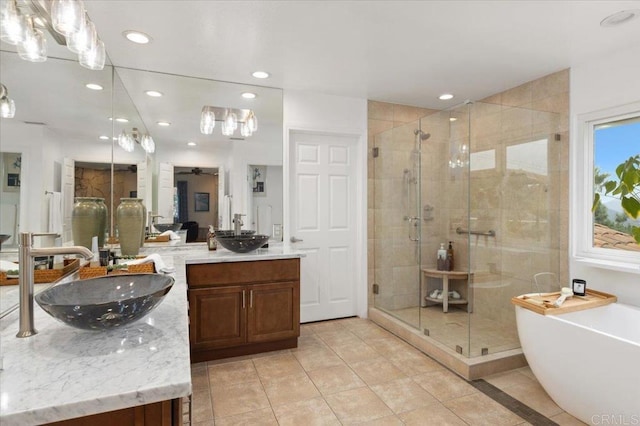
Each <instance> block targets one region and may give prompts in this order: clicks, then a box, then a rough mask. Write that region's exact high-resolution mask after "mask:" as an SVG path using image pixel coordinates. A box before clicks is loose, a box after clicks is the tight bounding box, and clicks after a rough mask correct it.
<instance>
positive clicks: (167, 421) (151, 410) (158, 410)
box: [47, 399, 183, 426]
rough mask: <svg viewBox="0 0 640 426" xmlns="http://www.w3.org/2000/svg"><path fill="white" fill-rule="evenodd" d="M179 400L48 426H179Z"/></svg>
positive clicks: (180, 417) (180, 419) (180, 415)
mask: <svg viewBox="0 0 640 426" xmlns="http://www.w3.org/2000/svg"><path fill="white" fill-rule="evenodd" d="M181 405H182V402H181V400H180V399H174V400H170V401H161V402H155V403H153V404H146V405H139V406H137V407H131V408H125V409H122V410H116V411H109V412H107V413H100V414H93V415H91V416H84V417H78V418H75V419H69V420H63V421H59V422H54V423H47V425H48V426H83V425H93V426H101V425H103V426H112V425H118V426H179V425H182V424H183V422H182V411H181V409H182V407H181Z"/></svg>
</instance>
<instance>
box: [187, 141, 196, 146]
mask: <svg viewBox="0 0 640 426" xmlns="http://www.w3.org/2000/svg"><path fill="white" fill-rule="evenodd" d="M187 145H189V146H196V145H198V144H197V143H195V142H187Z"/></svg>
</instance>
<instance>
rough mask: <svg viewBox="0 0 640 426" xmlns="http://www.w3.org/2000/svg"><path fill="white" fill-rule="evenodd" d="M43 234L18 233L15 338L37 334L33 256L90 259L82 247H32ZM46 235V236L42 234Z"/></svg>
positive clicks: (87, 251)
mask: <svg viewBox="0 0 640 426" xmlns="http://www.w3.org/2000/svg"><path fill="white" fill-rule="evenodd" d="M38 235H43V234H34V233H31V232H21V233H20V245H19V253H18V263H19V264H20V274H19V278H20V279H19V282H18V286H19V291H20V330H19V331H18V334H16V337H30V336H33V335H34V334H37V333H38V331H37V330H36V329H35V326H34V324H33V267H34V261H33V258H34V257H35V256H55V255H61V254H77V255H80V256H82V257H84V258H85V259H91V258H92V257H93V253H92V252H91V250H89V249H88V248H86V247H83V246H67V247H42V248H34V247H33V237H37V236H38ZM44 235H48V234H44Z"/></svg>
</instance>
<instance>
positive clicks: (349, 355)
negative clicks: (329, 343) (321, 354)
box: [332, 341, 379, 363]
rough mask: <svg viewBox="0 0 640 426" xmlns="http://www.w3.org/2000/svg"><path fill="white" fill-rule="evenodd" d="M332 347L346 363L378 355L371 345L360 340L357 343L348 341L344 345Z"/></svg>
mask: <svg viewBox="0 0 640 426" xmlns="http://www.w3.org/2000/svg"><path fill="white" fill-rule="evenodd" d="M332 349H333V350H334V351H335V352H336V353H337V354H338V356H339V357H340V358H342V359H343V360H344V361H345V362H346V363H351V362H358V361H362V360H365V359H371V358H375V357H377V356H379V354H378V353H377V352H376V351H375V350H373V348H372V347H371V346H369V345H367V344H366V343H364V342H362V341H360V342H359V343H350V344H346V345H339V346H335V347H332Z"/></svg>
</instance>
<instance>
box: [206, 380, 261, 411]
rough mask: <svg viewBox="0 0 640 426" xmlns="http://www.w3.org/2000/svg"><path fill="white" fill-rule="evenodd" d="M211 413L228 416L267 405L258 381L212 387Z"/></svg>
mask: <svg viewBox="0 0 640 426" xmlns="http://www.w3.org/2000/svg"><path fill="white" fill-rule="evenodd" d="M212 394H213V395H212V399H213V414H214V416H215V417H228V416H234V415H236V414H242V413H248V412H250V411H255V410H258V409H261V408H267V407H269V399H268V398H267V394H266V393H265V392H264V389H263V388H262V384H261V383H260V382H259V381H255V382H246V383H239V384H235V385H228V386H214V387H212Z"/></svg>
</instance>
